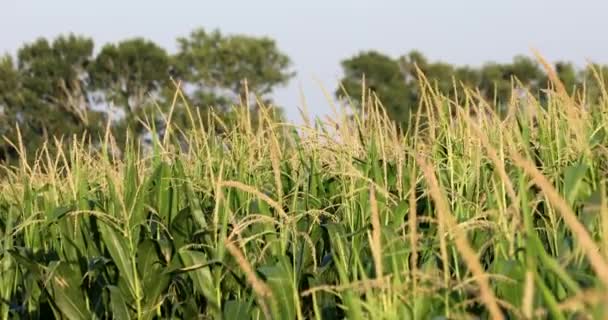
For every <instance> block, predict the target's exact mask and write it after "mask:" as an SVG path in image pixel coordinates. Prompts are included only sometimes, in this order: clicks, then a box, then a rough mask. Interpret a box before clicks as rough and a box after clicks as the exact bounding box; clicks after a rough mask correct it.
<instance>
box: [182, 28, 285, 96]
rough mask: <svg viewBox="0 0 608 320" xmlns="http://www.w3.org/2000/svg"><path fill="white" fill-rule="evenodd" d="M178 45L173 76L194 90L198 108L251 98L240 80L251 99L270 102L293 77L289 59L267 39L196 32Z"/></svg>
mask: <svg viewBox="0 0 608 320" xmlns="http://www.w3.org/2000/svg"><path fill="white" fill-rule="evenodd" d="M178 44H179V52H178V53H177V55H176V56H175V72H176V73H177V74H178V75H179V76H180V78H181V79H183V80H184V81H185V82H186V83H187V84H189V85H190V86H191V87H194V90H193V92H192V94H191V98H192V99H193V100H194V102H195V103H196V104H197V105H199V106H209V105H214V106H216V107H223V108H226V107H228V106H230V104H232V103H239V99H241V100H245V99H246V98H251V97H246V96H245V93H246V91H245V85H244V81H243V80H246V81H247V88H248V90H249V93H250V94H251V95H256V96H258V97H261V98H262V99H264V100H265V101H266V102H270V100H269V99H268V98H267V95H268V94H270V93H271V92H272V91H273V89H274V88H276V87H277V86H279V85H284V84H286V83H287V82H288V81H289V79H291V78H292V77H293V75H294V73H293V72H292V71H290V70H289V67H290V65H291V62H290V59H289V57H288V56H287V55H285V54H284V53H282V52H281V51H280V50H279V49H278V47H277V45H276V43H275V41H274V40H272V39H270V38H266V37H250V36H245V35H229V36H226V35H223V34H221V33H220V32H219V31H217V30H215V31H213V32H206V31H205V30H204V29H198V30H195V31H193V32H192V33H191V34H190V35H189V36H188V37H183V38H179V39H178ZM251 101H255V100H253V99H251Z"/></svg>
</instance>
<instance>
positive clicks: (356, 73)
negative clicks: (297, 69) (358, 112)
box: [336, 51, 608, 124]
mask: <svg viewBox="0 0 608 320" xmlns="http://www.w3.org/2000/svg"><path fill="white" fill-rule="evenodd" d="M548 67H550V68H551V69H552V70H553V72H554V73H555V75H556V76H557V78H558V79H559V80H560V82H561V83H562V85H563V86H564V88H565V90H566V91H567V92H568V93H569V94H570V95H573V96H574V97H575V98H576V99H585V101H584V102H585V103H587V104H595V103H598V102H599V100H600V99H601V97H602V93H601V88H602V87H604V88H605V87H606V84H608V66H605V65H597V64H590V65H588V66H587V67H586V68H585V69H583V70H577V69H576V68H575V66H574V65H573V64H572V63H571V62H565V61H558V62H556V63H555V64H553V65H552V66H548ZM342 68H343V70H344V78H343V79H342V85H343V88H339V89H338V90H337V91H336V95H337V96H341V95H343V93H344V92H343V91H344V90H343V89H345V90H346V92H348V93H350V95H349V96H350V98H351V99H353V100H354V101H356V102H357V103H360V102H361V101H360V99H361V94H360V92H361V87H362V82H363V81H365V85H366V87H367V88H368V89H370V90H372V91H373V92H374V93H375V94H376V95H377V96H378V97H379V98H380V100H381V101H382V104H383V106H384V107H385V109H386V111H387V114H388V116H389V117H391V118H392V119H394V120H395V121H397V122H398V123H399V124H407V123H408V120H409V118H410V116H411V115H412V112H413V111H415V109H416V108H417V107H418V105H419V97H420V96H421V86H420V82H419V75H420V74H419V72H418V70H420V71H421V72H422V73H423V74H424V77H425V78H426V79H427V80H428V83H429V85H430V86H431V87H432V89H433V90H436V91H437V92H439V93H442V94H445V95H449V96H450V97H454V98H455V97H459V98H460V99H461V100H462V99H464V98H465V97H466V95H465V94H464V88H471V89H476V91H475V92H474V93H475V95H476V97H475V98H477V99H480V98H481V99H484V100H486V101H488V102H489V103H490V104H491V105H493V106H495V107H498V108H500V107H501V106H504V105H505V104H506V103H508V102H509V101H510V99H511V97H512V89H513V88H520V89H523V90H526V91H525V92H526V93H529V94H531V95H532V96H533V97H535V98H537V99H538V100H540V102H541V103H542V102H543V101H544V100H545V98H546V96H545V95H544V94H543V91H544V89H547V88H549V86H550V85H551V84H550V81H549V77H548V75H547V72H546V70H545V67H543V66H542V65H541V63H540V62H539V61H537V59H535V58H531V57H527V56H522V55H520V56H516V57H515V58H513V61H512V62H511V63H493V62H492V63H485V64H483V65H482V66H481V67H477V68H474V67H470V66H454V65H451V64H448V63H444V62H431V61H428V60H427V58H425V57H424V55H423V54H422V53H420V52H418V51H412V52H410V53H409V54H406V55H404V56H401V57H399V58H396V59H395V58H392V57H390V56H388V55H385V54H382V53H380V52H377V51H367V52H361V53H359V54H357V55H355V56H353V57H351V58H349V59H346V60H344V61H343V62H342ZM363 79H364V80H363ZM602 84H603V85H602Z"/></svg>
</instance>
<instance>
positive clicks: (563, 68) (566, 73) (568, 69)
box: [555, 61, 579, 94]
mask: <svg viewBox="0 0 608 320" xmlns="http://www.w3.org/2000/svg"><path fill="white" fill-rule="evenodd" d="M555 72H556V73H557V77H558V78H559V80H560V81H561V82H562V83H563V84H564V87H565V88H566V90H567V91H568V93H569V94H572V92H573V91H574V90H575V89H576V87H578V85H579V83H578V75H577V74H576V69H575V68H574V65H573V64H572V63H570V62H564V61H558V62H556V63H555Z"/></svg>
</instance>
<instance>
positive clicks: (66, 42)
mask: <svg viewBox="0 0 608 320" xmlns="http://www.w3.org/2000/svg"><path fill="white" fill-rule="evenodd" d="M92 53H93V41H92V40H91V39H88V38H85V37H81V36H76V35H73V34H70V35H67V36H59V37H57V38H56V39H55V40H53V41H52V42H49V41H48V40H46V39H44V38H40V39H38V40H36V41H34V42H33V43H30V44H26V45H24V46H23V47H21V48H20V49H19V50H18V52H17V58H18V59H17V68H16V69H14V68H13V67H11V65H12V64H13V63H12V61H11V59H9V58H4V59H3V62H2V71H1V72H2V80H1V82H2V85H1V87H2V88H0V90H2V93H0V96H2V98H1V100H2V104H3V113H4V115H5V120H4V121H5V122H7V123H9V124H11V125H9V128H10V129H8V130H7V129H5V131H6V135H7V137H8V138H9V139H10V140H13V141H15V140H16V138H17V137H16V131H15V130H14V126H15V125H18V126H19V128H20V131H21V136H22V140H23V142H24V144H25V147H26V149H27V150H32V151H33V150H36V149H38V148H39V147H40V146H41V144H42V142H43V141H45V140H48V139H50V138H51V137H53V136H55V137H65V138H67V139H69V138H71V137H72V136H73V135H74V134H78V135H79V134H82V133H83V132H88V133H89V134H91V136H92V137H94V136H95V135H97V134H98V133H99V130H100V128H102V127H103V125H100V124H102V123H103V121H101V120H102V119H103V113H101V112H97V111H94V110H92V109H91V105H90V101H89V97H88V95H87V91H86V87H87V82H88V74H87V72H86V68H87V66H88V64H89V62H90V60H91V57H92Z"/></svg>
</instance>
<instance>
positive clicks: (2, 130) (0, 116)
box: [0, 55, 21, 162]
mask: <svg viewBox="0 0 608 320" xmlns="http://www.w3.org/2000/svg"><path fill="white" fill-rule="evenodd" d="M20 91H21V78H20V75H19V72H18V71H17V69H16V67H15V64H14V62H13V59H12V58H11V57H10V56H8V55H7V56H4V57H1V58H0V139H1V138H2V137H5V136H7V137H11V136H14V132H13V127H14V126H15V123H14V122H15V121H16V119H17V115H18V109H17V108H16V107H17V106H18V105H19V104H20V101H19V100H20ZM16 156H17V153H16V150H14V149H13V148H12V147H11V146H10V144H8V143H7V142H6V141H4V139H2V140H0V162H1V161H5V160H8V159H11V158H15V157H16Z"/></svg>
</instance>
